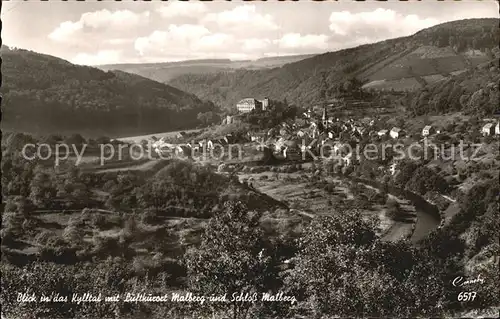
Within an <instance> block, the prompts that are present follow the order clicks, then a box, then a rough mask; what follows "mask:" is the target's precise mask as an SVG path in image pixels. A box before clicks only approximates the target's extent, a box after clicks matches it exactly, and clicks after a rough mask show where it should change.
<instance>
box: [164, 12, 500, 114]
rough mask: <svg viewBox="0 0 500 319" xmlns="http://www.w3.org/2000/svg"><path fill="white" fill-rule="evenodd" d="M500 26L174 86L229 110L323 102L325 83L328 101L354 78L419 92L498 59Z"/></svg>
mask: <svg viewBox="0 0 500 319" xmlns="http://www.w3.org/2000/svg"><path fill="white" fill-rule="evenodd" d="M498 26H499V20H498V19H467V20H459V21H453V22H448V23H444V24H440V25H437V26H434V27H431V28H428V29H425V30H422V31H420V32H418V33H416V34H414V35H412V36H409V37H402V38H397V39H391V40H387V41H382V42H378V43H374V44H367V45H362V46H358V47H355V48H350V49H345V50H340V51H336V52H328V53H324V54H321V55H316V56H314V57H311V58H309V59H305V60H302V61H299V62H295V63H290V64H286V65H284V66H282V67H279V68H274V69H270V70H238V71H236V72H221V73H217V74H197V75H193V74H191V75H183V76H180V77H177V78H175V79H173V80H172V81H170V82H169V84H171V85H173V86H175V87H177V88H179V89H181V90H184V91H187V92H191V93H194V94H196V95H197V96H199V97H200V98H205V99H209V100H211V101H213V102H214V103H216V104H218V105H219V106H221V107H223V108H231V107H234V105H235V103H236V102H237V101H238V100H240V99H242V98H245V97H255V98H262V97H264V96H267V97H269V98H271V99H277V100H283V99H284V98H286V99H287V100H288V101H289V102H291V103H294V104H297V105H299V106H309V105H311V104H314V103H317V102H318V101H319V100H321V96H322V93H321V90H322V89H321V88H322V84H323V83H322V82H323V81H325V80H326V82H327V86H328V87H327V89H326V98H333V97H335V96H336V94H337V92H338V88H339V87H340V86H342V85H343V83H344V82H345V81H346V80H348V79H351V78H354V77H355V78H356V79H358V80H359V81H361V82H362V83H363V85H364V86H363V88H365V89H374V90H386V91H391V90H395V91H412V90H418V89H421V88H422V87H424V86H426V85H428V84H432V83H436V82H439V81H442V80H444V79H447V78H451V77H453V76H454V75H456V74H459V73H461V72H464V71H466V70H467V69H471V68H474V67H475V66H477V65H479V64H482V63H486V62H488V61H491V60H493V59H495V55H498V42H499V38H500V35H499V27H498ZM323 78H324V79H325V80H323Z"/></svg>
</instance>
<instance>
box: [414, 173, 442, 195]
mask: <svg viewBox="0 0 500 319" xmlns="http://www.w3.org/2000/svg"><path fill="white" fill-rule="evenodd" d="M406 187H407V188H408V189H410V190H411V191H413V192H416V193H418V194H422V195H423V194H425V193H427V192H429V191H437V192H439V193H445V192H446V191H447V190H448V184H447V183H446V180H445V179H444V178H443V177H441V176H440V175H439V174H437V173H435V172H434V171H432V170H431V169H430V168H428V167H426V166H421V167H419V168H417V169H416V170H415V171H414V172H413V175H412V177H411V178H410V180H409V181H408V183H407V184H406Z"/></svg>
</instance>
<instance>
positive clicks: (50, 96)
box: [1, 47, 214, 135]
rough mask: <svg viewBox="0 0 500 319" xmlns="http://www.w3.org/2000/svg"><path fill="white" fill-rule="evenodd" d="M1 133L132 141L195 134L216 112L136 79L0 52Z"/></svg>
mask: <svg viewBox="0 0 500 319" xmlns="http://www.w3.org/2000/svg"><path fill="white" fill-rule="evenodd" d="M2 59H3V62H2V76H3V81H2V82H3V83H2V89H1V92H2V95H3V102H2V112H3V114H2V128H3V129H4V130H14V131H16V130H18V131H24V132H30V133H47V132H50V133H54V132H60V133H67V132H75V131H77V132H84V133H88V134H92V135H101V134H106V135H132V134H136V133H154V132H159V131H160V132H162V131H163V132H164V131H169V130H177V129H185V128H192V127H195V126H196V125H198V124H199V120H198V119H197V114H198V113H200V112H207V111H211V110H213V109H214V105H213V104H212V103H210V102H203V101H201V100H200V99H198V98H197V97H196V96H194V95H192V94H188V93H185V92H183V91H181V90H179V89H176V88H173V87H171V86H168V85H165V84H162V83H159V82H155V81H152V80H149V79H146V78H143V77H140V76H137V75H132V74H127V73H123V72H104V71H101V70H99V69H96V68H92V67H86V66H76V65H73V64H71V63H69V62H67V61H65V60H62V59H58V58H55V57H52V56H48V55H43V54H38V53H35V52H31V51H27V50H20V49H15V50H10V49H8V48H6V47H2Z"/></svg>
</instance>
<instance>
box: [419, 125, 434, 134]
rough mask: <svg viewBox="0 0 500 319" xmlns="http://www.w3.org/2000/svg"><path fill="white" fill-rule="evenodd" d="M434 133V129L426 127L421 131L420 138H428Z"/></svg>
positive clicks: (429, 126)
mask: <svg viewBox="0 0 500 319" xmlns="http://www.w3.org/2000/svg"><path fill="white" fill-rule="evenodd" d="M433 133H434V128H433V127H432V126H431V125H426V126H424V128H423V129H422V136H429V135H431V134H433Z"/></svg>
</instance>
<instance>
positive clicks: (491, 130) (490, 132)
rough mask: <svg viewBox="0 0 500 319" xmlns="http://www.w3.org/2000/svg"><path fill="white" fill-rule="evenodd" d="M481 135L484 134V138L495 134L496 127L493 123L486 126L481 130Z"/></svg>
mask: <svg viewBox="0 0 500 319" xmlns="http://www.w3.org/2000/svg"><path fill="white" fill-rule="evenodd" d="M481 133H482V134H483V136H489V135H493V134H495V127H494V126H493V123H488V124H485V125H484V126H483V128H482V129H481Z"/></svg>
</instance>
